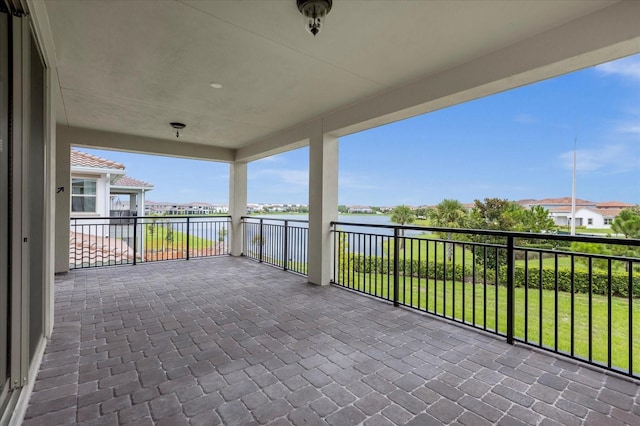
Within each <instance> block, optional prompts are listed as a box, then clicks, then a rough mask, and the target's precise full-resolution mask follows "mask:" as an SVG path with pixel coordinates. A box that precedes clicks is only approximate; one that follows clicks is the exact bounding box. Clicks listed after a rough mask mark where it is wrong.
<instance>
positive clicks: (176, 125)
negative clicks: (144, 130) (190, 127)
mask: <svg viewBox="0 0 640 426" xmlns="http://www.w3.org/2000/svg"><path fill="white" fill-rule="evenodd" d="M169 124H170V125H171V127H173V128H174V129H175V130H176V138H179V137H180V136H181V135H182V130H183V129H184V128H185V127H187V125H186V124H184V123H179V122H177V121H174V122H173V123H169Z"/></svg>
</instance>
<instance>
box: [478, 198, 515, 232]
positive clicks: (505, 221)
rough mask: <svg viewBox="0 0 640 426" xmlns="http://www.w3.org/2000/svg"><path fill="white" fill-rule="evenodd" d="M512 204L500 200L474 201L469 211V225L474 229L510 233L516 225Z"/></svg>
mask: <svg viewBox="0 0 640 426" xmlns="http://www.w3.org/2000/svg"><path fill="white" fill-rule="evenodd" d="M513 204H514V203H511V202H510V201H509V200H503V199H500V198H485V199H484V202H483V201H480V200H475V202H474V207H473V210H472V211H471V216H470V219H471V224H472V227H473V228H476V229H491V230H496V231H511V230H513V228H514V224H515V223H516V218H515V217H514V216H515V214H514V211H515V210H516V208H515V206H513Z"/></svg>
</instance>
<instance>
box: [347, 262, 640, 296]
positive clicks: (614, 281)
mask: <svg viewBox="0 0 640 426" xmlns="http://www.w3.org/2000/svg"><path fill="white" fill-rule="evenodd" d="M338 261H339V262H341V263H340V265H339V270H340V274H346V273H347V271H348V270H352V271H353V272H357V273H366V274H371V273H378V274H382V275H393V259H391V258H384V259H383V258H380V257H377V256H363V255H348V256H347V255H346V254H344V255H343V256H342V258H339V259H338ZM342 261H345V262H342ZM344 263H347V264H344ZM398 273H399V274H400V275H404V276H412V277H414V278H429V279H435V280H443V279H447V280H451V279H454V278H455V280H456V281H466V282H472V280H473V273H474V270H473V265H470V264H466V265H465V268H464V270H463V268H462V264H461V263H457V264H456V265H455V267H454V265H452V264H450V263H447V264H444V263H442V262H427V261H426V260H424V261H418V260H415V259H414V260H408V259H407V260H404V259H403V260H400V262H399V271H398ZM525 274H527V281H526V282H527V285H528V286H529V288H539V286H540V279H541V278H542V288H543V289H545V290H555V288H556V270H555V269H554V268H552V267H543V268H542V273H541V272H540V269H539V268H537V267H529V268H528V270H527V271H525V268H524V267H523V266H517V265H516V266H515V268H514V282H515V286H516V287H524V285H525ZM486 275H487V277H486V283H487V284H490V285H494V284H495V283H496V270H495V269H490V268H487V271H486ZM557 277H558V278H557V282H558V290H560V291H564V292H570V291H571V270H570V269H567V268H559V269H558V271H557ZM573 277H574V283H573V285H574V292H575V293H588V292H589V273H588V272H587V271H581V270H576V271H574V273H573ZM475 278H476V279H475V282H476V283H483V282H485V281H484V268H483V267H482V265H476V268H475ZM591 278H592V280H591V286H592V287H591V290H592V292H593V294H601V295H606V294H607V293H608V287H609V284H608V279H609V275H608V273H607V272H606V271H601V270H598V269H594V270H593V272H592V274H591ZM497 281H498V285H500V286H505V285H506V282H507V268H506V266H502V267H500V268H499V269H498V273H497ZM632 291H633V297H640V275H638V274H634V276H633V290H632ZM611 293H612V295H614V296H618V297H628V295H629V274H628V273H626V272H612V273H611Z"/></svg>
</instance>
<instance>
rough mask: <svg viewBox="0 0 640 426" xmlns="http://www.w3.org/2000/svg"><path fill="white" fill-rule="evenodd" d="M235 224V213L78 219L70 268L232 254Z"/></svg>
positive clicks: (74, 221) (72, 235)
mask: <svg viewBox="0 0 640 426" xmlns="http://www.w3.org/2000/svg"><path fill="white" fill-rule="evenodd" d="M230 225H231V217H230V216H118V217H104V218H102V217H92V218H73V219H71V232H70V237H69V268H70V269H80V268H92V267H98V266H110V265H127V264H132V265H135V264H137V263H139V262H157V261H163V260H176V259H186V260H188V259H190V258H197V257H208V256H220V255H227V254H229V250H228V246H229V244H228V241H229V237H230V236H229V231H230V229H231V227H230Z"/></svg>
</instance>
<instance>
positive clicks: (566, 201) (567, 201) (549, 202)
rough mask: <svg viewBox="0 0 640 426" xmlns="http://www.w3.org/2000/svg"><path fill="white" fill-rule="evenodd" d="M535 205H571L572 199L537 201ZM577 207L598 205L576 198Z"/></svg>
mask: <svg viewBox="0 0 640 426" xmlns="http://www.w3.org/2000/svg"><path fill="white" fill-rule="evenodd" d="M535 204H537V205H553V204H560V205H565V204H568V205H571V197H562V198H545V199H542V200H538V201H536V203H535ZM576 205H577V206H595V205H596V203H594V202H593V201H589V200H583V199H580V198H576Z"/></svg>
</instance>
